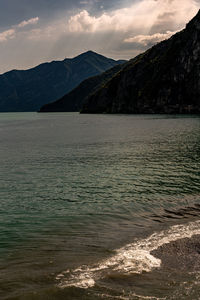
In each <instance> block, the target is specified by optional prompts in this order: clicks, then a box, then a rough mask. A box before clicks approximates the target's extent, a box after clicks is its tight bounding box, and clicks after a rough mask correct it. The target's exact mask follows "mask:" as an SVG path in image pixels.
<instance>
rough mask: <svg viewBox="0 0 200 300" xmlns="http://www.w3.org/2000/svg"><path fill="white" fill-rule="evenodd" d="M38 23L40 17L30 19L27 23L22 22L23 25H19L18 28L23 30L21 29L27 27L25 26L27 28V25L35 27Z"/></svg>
mask: <svg viewBox="0 0 200 300" xmlns="http://www.w3.org/2000/svg"><path fill="white" fill-rule="evenodd" d="M38 21H39V18H38V17H36V18H32V19H29V20H27V21H22V22H21V23H19V24H18V25H17V27H19V28H21V27H25V26H27V25H35V24H37V23H38Z"/></svg>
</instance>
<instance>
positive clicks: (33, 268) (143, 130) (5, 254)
mask: <svg viewBox="0 0 200 300" xmlns="http://www.w3.org/2000/svg"><path fill="white" fill-rule="evenodd" d="M199 234H200V117H199V116H190V115H189V116H184V115H182V116H169V115H80V114H78V113H54V114H38V113H1V114H0V299H2V300H4V299H5V300H7V299H9V300H38V299H39V300H46V299H48V300H49V299H51V300H57V299H58V300H60V299H61V300H62V299H63V300H64V299H65V300H66V299H70V300H71V299H72V300H75V299H76V300H78V299H85V300H96V299H97V300H98V299H125V300H127V299H152V300H154V299H190V300H191V299H199V295H200V267H199V265H200V254H199V253H200V239H198V236H199ZM193 237H195V239H193ZM183 238H184V239H185V241H186V243H184V242H183V243H182V242H181V241H180V240H181V239H183ZM179 242H180V243H179ZM159 249H160V250H159ZM157 250H158V252H159V251H160V252H159V253H158V254H156V252H154V251H157ZM187 261H188V263H187ZM198 261H199V263H198ZM198 264H199V265H198Z"/></svg>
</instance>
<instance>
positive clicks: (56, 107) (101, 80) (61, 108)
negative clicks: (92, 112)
mask: <svg viewBox="0 0 200 300" xmlns="http://www.w3.org/2000/svg"><path fill="white" fill-rule="evenodd" d="M123 65H124V64H122V65H117V66H115V67H113V68H111V69H109V70H108V71H106V72H104V73H102V74H100V75H97V76H94V77H90V78H88V79H85V80H84V81H83V82H81V83H80V85H79V86H78V87H76V88H74V89H73V90H72V91H71V92H69V93H68V94H66V95H65V96H64V97H62V98H61V99H59V100H57V101H55V102H52V103H48V104H45V105H44V106H42V107H41V108H40V111H39V112H75V111H80V110H81V108H82V105H83V103H84V101H85V99H86V97H87V96H88V95H90V94H92V93H94V92H95V91H96V90H97V89H98V88H100V87H101V86H103V85H104V84H105V83H106V82H107V81H108V80H109V79H110V78H112V76H114V75H115V74H116V73H117V72H119V71H120V70H121V69H122V67H123Z"/></svg>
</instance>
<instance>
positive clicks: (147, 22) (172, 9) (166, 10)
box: [68, 0, 199, 33]
mask: <svg viewBox="0 0 200 300" xmlns="http://www.w3.org/2000/svg"><path fill="white" fill-rule="evenodd" d="M198 7H199V5H198V4H197V2H196V1H195V0H181V4H180V0H142V1H139V2H136V3H134V4H133V5H132V6H130V7H128V8H122V9H117V10H115V11H112V12H109V13H108V12H107V13H105V12H104V13H103V14H102V15H100V16H98V17H96V16H92V15H91V14H89V12H88V11H86V10H83V11H81V12H79V13H78V14H75V15H73V16H71V18H70V19H69V21H68V28H69V31H70V32H85V31H86V32H91V33H94V32H99V31H123V32H126V31H130V30H140V31H144V32H145V31H146V32H147V30H150V29H151V28H156V29H157V28H158V26H160V29H161V30H163V29H165V30H166V29H168V30H169V29H170V28H172V29H174V28H175V27H176V28H177V27H178V28H181V27H183V25H184V24H185V22H187V21H188V20H189V19H191V18H192V17H193V16H194V15H195V13H196V12H197V10H198ZM167 27H169V28H167ZM156 32H159V31H157V30H156V31H155V33H156Z"/></svg>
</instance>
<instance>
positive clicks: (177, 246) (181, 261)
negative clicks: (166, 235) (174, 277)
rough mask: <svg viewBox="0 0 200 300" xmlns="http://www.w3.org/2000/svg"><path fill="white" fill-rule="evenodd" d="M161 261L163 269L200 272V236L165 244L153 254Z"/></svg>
mask: <svg viewBox="0 0 200 300" xmlns="http://www.w3.org/2000/svg"><path fill="white" fill-rule="evenodd" d="M151 254H152V255H153V256H155V257H156V258H159V259H161V261H162V264H161V268H167V269H175V270H177V271H186V272H197V271H200V235H194V236H193V237H191V238H184V239H180V240H177V241H174V242H171V243H169V244H164V245H162V246H161V247H159V248H158V249H156V250H153V251H152V252H151Z"/></svg>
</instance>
